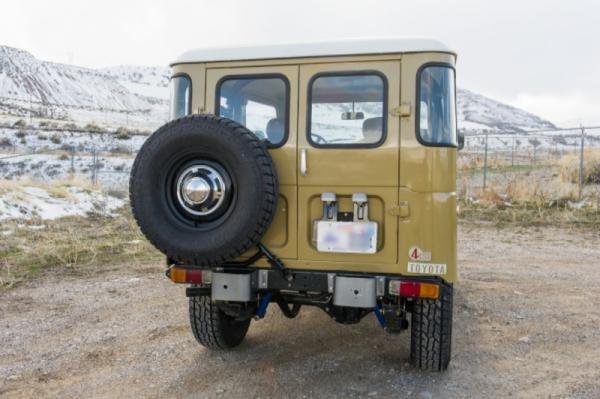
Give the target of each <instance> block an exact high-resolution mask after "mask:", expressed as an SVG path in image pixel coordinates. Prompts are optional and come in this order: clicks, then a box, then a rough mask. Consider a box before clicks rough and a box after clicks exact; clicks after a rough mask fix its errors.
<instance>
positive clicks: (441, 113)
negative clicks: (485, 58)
mask: <svg viewBox="0 0 600 399" xmlns="http://www.w3.org/2000/svg"><path fill="white" fill-rule="evenodd" d="M454 80H455V79H454V69H453V68H451V67H449V66H442V65H430V66H425V67H423V68H422V69H420V72H419V73H418V77H417V84H418V89H417V90H418V91H417V95H418V104H419V105H418V107H417V132H418V135H419V136H418V137H419V141H420V142H421V143H423V144H425V145H431V146H440V147H456V146H457V136H456V102H455V101H456V100H455V90H454V84H455V83H454Z"/></svg>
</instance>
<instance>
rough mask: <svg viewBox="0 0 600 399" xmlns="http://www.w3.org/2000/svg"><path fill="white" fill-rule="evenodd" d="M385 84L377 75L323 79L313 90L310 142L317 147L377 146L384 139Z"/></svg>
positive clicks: (311, 88) (313, 86)
mask: <svg viewBox="0 0 600 399" xmlns="http://www.w3.org/2000/svg"><path fill="white" fill-rule="evenodd" d="M384 97H385V82H384V81H383V78H382V77H381V76H379V75H376V74H360V75H339V76H332V75H326V76H320V77H318V78H316V79H314V80H313V81H312V85H311V87H310V101H311V104H310V123H309V129H310V130H309V139H310V141H311V142H312V143H313V144H315V145H317V146H328V145H329V146H339V145H365V144H366V145H369V144H370V145H373V144H377V143H380V142H381V141H382V140H383V137H384V133H385V131H384V127H385V114H386V110H385V109H384V108H385V101H384Z"/></svg>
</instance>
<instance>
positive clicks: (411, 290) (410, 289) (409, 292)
mask: <svg viewBox="0 0 600 399" xmlns="http://www.w3.org/2000/svg"><path fill="white" fill-rule="evenodd" d="M420 291H421V284H419V283H413V282H410V281H401V282H400V289H399V295H400V296H413V297H418V296H419V292H420Z"/></svg>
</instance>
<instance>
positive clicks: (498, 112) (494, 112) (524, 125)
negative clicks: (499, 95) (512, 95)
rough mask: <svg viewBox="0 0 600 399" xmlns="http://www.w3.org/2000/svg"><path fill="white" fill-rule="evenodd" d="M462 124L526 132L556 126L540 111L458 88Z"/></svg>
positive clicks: (472, 128)
mask: <svg viewBox="0 0 600 399" xmlns="http://www.w3.org/2000/svg"><path fill="white" fill-rule="evenodd" d="M456 97H457V98H456V102H457V104H456V105H457V113H458V128H459V130H461V131H465V132H472V131H488V130H490V131H504V132H522V131H531V130H544V129H554V128H555V127H556V126H554V124H552V123H551V122H549V121H547V120H544V119H542V118H540V117H538V116H536V115H533V114H531V113H529V112H527V111H524V110H522V109H519V108H515V107H512V106H510V105H507V104H503V103H501V102H499V101H496V100H492V99H491V98H488V97H485V96H482V95H481V94H477V93H473V92H471V91H469V90H465V89H460V88H459V89H457V90H456Z"/></svg>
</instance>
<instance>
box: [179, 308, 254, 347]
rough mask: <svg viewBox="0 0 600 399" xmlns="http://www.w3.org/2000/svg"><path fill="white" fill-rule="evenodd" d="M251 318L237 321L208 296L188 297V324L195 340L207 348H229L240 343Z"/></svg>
mask: <svg viewBox="0 0 600 399" xmlns="http://www.w3.org/2000/svg"><path fill="white" fill-rule="evenodd" d="M250 322H251V319H247V320H243V321H239V320H235V319H234V318H233V317H231V316H228V315H226V314H225V313H224V312H222V311H221V310H219V308H218V307H217V306H216V305H215V303H214V302H212V301H211V299H210V297H208V296H198V297H191V298H190V324H191V326H192V333H193V334H194V337H195V338H196V341H198V343H199V344H200V345H202V346H205V347H206V348H208V349H215V350H223V349H230V348H234V347H236V346H238V345H239V344H241V343H242V341H243V340H244V338H245V337H246V333H247V332H248V327H250Z"/></svg>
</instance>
